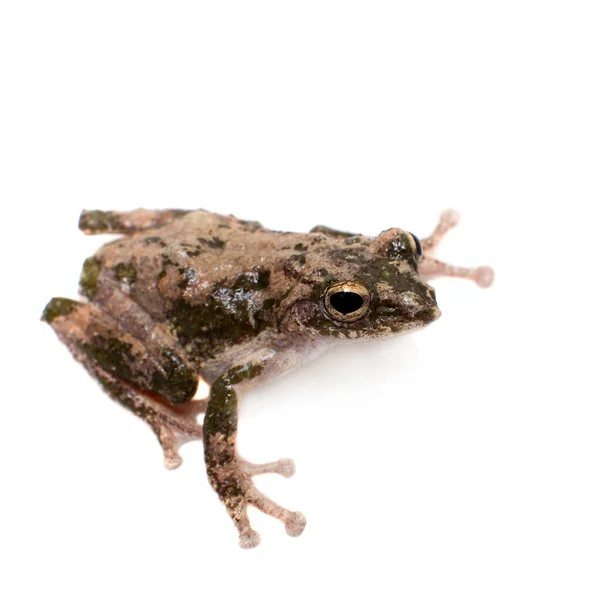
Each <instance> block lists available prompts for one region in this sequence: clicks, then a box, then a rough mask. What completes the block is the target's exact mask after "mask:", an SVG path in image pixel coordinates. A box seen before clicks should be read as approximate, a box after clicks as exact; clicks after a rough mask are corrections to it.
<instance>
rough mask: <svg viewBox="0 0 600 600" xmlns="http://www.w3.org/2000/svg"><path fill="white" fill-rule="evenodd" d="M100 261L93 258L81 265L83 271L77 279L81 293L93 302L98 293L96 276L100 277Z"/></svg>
mask: <svg viewBox="0 0 600 600" xmlns="http://www.w3.org/2000/svg"><path fill="white" fill-rule="evenodd" d="M100 266H101V265H100V261H99V260H98V259H96V258H94V257H93V256H92V257H90V258H88V259H87V260H86V261H85V262H84V263H83V270H82V271H81V277H80V278H79V288H80V290H81V293H82V294H83V295H84V296H85V297H86V298H89V299H90V300H93V299H94V298H95V297H96V294H97V293H98V275H100Z"/></svg>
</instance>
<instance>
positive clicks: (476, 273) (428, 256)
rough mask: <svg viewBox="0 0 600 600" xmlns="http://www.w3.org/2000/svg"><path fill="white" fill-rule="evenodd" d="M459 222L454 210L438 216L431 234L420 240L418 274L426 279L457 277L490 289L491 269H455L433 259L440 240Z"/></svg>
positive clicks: (492, 278) (492, 272) (491, 281)
mask: <svg viewBox="0 0 600 600" xmlns="http://www.w3.org/2000/svg"><path fill="white" fill-rule="evenodd" d="M459 222H460V216H459V214H458V212H457V211H455V210H446V211H444V212H443V213H442V214H441V215H440V219H439V221H438V224H437V226H436V227H435V229H434V230H433V233H432V234H431V235H430V236H429V237H427V238H424V239H422V240H421V246H422V247H423V253H424V254H423V256H422V257H421V260H420V262H419V273H420V274H421V275H422V276H423V277H426V278H429V277H458V278H461V279H470V280H471V281H474V282H475V283H476V284H477V285H478V286H479V287H483V288H486V287H490V285H492V283H493V282H494V271H493V269H492V268H491V267H475V268H465V267H455V266H453V265H449V264H447V263H444V262H442V261H441V260H438V259H436V258H434V257H433V254H434V253H435V251H436V249H437V247H438V246H439V244H440V242H441V241H442V239H443V238H444V237H445V235H446V234H447V233H448V231H450V230H451V229H453V228H454V227H456V226H457V225H458V223H459Z"/></svg>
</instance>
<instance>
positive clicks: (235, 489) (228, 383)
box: [204, 365, 306, 548]
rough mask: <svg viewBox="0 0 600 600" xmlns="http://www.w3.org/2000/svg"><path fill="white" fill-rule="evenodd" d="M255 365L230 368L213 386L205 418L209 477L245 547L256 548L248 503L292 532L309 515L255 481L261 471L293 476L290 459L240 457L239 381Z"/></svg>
mask: <svg viewBox="0 0 600 600" xmlns="http://www.w3.org/2000/svg"><path fill="white" fill-rule="evenodd" d="M252 371H253V366H252V365H244V366H243V367H238V368H233V369H230V370H229V371H228V372H227V373H226V374H225V375H223V376H222V377H220V378H219V379H217V380H216V381H215V382H214V383H213V385H212V386H211V393H210V397H209V401H208V406H207V409H206V416H205V418H204V457H205V461H206V471H207V474H208V479H209V481H210V484H211V485H212V487H213V489H214V490H215V491H216V492H217V494H218V495H219V498H220V499H221V501H222V502H223V504H225V508H226V509H227V512H228V513H229V516H230V517H231V519H232V520H233V522H234V524H235V526H236V528H237V530H238V533H239V537H240V546H242V548H253V547H254V546H256V545H258V543H259V542H260V536H259V535H258V533H257V532H256V531H254V530H253V529H252V527H251V525H250V521H249V519H248V512H247V510H248V506H250V505H252V506H255V507H256V508H258V509H259V510H261V511H262V512H264V513H266V514H268V515H271V516H272V517H275V518H276V519H279V520H280V521H282V522H283V523H284V525H285V529H286V532H287V533H288V534H289V535H292V536H297V535H300V534H301V533H302V531H303V530H304V527H305V525H306V519H305V518H304V516H303V515H302V513H299V512H292V511H289V510H287V509H285V508H283V507H281V506H279V505H278V504H276V503H275V502H273V501H272V500H271V499H270V498H267V497H266V496H265V495H264V494H262V493H261V492H260V491H259V490H258V489H257V488H256V487H255V485H254V483H253V482H252V477H253V476H254V475H258V474H260V473H279V474H281V475H284V476H286V477H289V476H290V475H292V474H293V472H294V466H293V463H292V462H291V461H290V460H287V459H286V460H282V461H276V462H273V463H267V464H265V465H254V464H251V463H248V462H246V461H244V460H243V459H242V458H240V457H239V456H238V454H237V451H236V438H237V419H238V408H237V399H238V394H239V389H236V387H238V388H239V386H238V384H239V383H241V381H242V380H243V379H247V378H248V377H252Z"/></svg>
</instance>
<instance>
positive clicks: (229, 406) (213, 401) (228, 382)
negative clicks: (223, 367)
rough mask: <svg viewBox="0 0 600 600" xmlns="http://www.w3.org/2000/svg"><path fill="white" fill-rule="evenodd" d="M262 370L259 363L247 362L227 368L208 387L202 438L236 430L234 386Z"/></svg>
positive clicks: (253, 376) (231, 432)
mask: <svg viewBox="0 0 600 600" xmlns="http://www.w3.org/2000/svg"><path fill="white" fill-rule="evenodd" d="M262 371H263V367H262V365H260V364H253V363H247V364H245V365H242V366H240V367H233V368H232V369H229V371H227V373H225V375H222V376H221V377H219V378H218V379H217V380H216V381H215V382H214V383H213V384H212V386H211V388H210V400H209V403H208V407H207V410H206V416H205V417H204V439H205V440H206V439H207V436H210V435H214V434H216V433H220V434H223V435H225V436H230V435H233V434H235V432H236V431H237V424H238V403H237V394H236V393H235V390H234V387H233V386H235V385H236V384H238V383H241V382H242V381H244V380H246V379H253V378H255V377H258V376H259V375H260V374H261V373H262Z"/></svg>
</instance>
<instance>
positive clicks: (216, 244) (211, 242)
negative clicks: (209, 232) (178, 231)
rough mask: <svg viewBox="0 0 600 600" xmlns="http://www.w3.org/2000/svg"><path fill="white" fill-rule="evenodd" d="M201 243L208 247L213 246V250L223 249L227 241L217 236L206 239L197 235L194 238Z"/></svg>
mask: <svg viewBox="0 0 600 600" xmlns="http://www.w3.org/2000/svg"><path fill="white" fill-rule="evenodd" d="M196 239H197V240H198V241H199V242H200V243H201V244H207V245H208V247H209V248H214V249H215V250H223V248H225V245H226V244H227V242H226V241H225V240H222V239H221V238H218V237H214V236H213V237H210V238H208V239H206V238H203V237H199V238H196Z"/></svg>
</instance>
